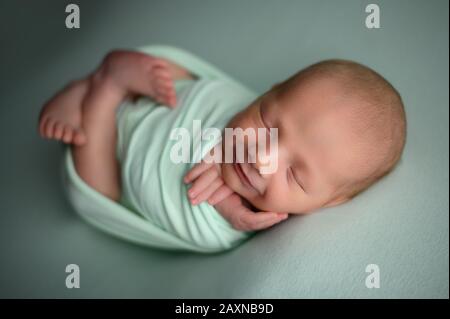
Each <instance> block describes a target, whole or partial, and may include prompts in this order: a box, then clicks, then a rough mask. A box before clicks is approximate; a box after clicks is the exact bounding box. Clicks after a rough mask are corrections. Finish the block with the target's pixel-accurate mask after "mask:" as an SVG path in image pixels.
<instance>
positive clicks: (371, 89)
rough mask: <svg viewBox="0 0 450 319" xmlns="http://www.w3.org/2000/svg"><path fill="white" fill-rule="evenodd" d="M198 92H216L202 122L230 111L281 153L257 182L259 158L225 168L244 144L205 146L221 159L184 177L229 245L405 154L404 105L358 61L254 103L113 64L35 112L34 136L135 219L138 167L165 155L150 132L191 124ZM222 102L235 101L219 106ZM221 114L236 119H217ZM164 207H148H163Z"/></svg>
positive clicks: (133, 56)
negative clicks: (222, 226) (64, 150)
mask: <svg viewBox="0 0 450 319" xmlns="http://www.w3.org/2000/svg"><path fill="white" fill-rule="evenodd" d="M222 82H223V83H222ZM202 88H203V89H204V90H207V89H208V90H210V91H211V90H212V89H213V88H215V90H216V93H215V94H213V95H214V96H216V100H215V101H212V102H211V103H207V104H208V105H204V108H205V109H206V110H209V109H210V110H211V111H210V112H209V113H202V112H198V114H199V116H202V117H204V118H206V117H209V116H213V115H211V114H214V113H213V112H214V107H217V108H220V107H222V108H223V107H224V106H223V105H227V106H226V107H228V109H222V110H221V112H222V113H217V114H218V115H219V117H220V118H222V121H226V122H224V125H225V124H226V123H228V124H226V125H225V126H226V127H227V128H241V129H244V130H245V129H249V128H250V129H255V131H258V130H257V129H258V128H259V129H264V130H263V132H264V134H267V136H268V137H270V136H272V134H273V133H272V132H273V131H274V130H276V132H277V133H276V136H277V147H276V150H275V148H274V147H273V146H271V145H269V147H268V152H269V153H270V152H274V151H276V157H275V158H272V160H276V161H277V165H276V167H277V169H276V170H275V171H274V172H271V173H262V168H263V167H264V166H265V165H267V163H266V162H264V163H263V161H261V160H260V158H259V157H258V156H257V157H256V158H255V160H254V161H250V160H248V157H246V158H245V161H244V162H240V161H238V160H236V158H234V161H233V162H232V163H227V162H226V161H224V160H223V157H224V156H225V154H226V153H227V150H229V149H231V150H233V151H234V152H235V153H236V148H237V145H236V144H237V143H239V142H234V140H233V141H232V142H231V144H230V143H229V141H228V144H227V143H226V142H224V141H222V140H220V141H215V142H214V143H216V144H214V143H212V144H211V145H209V147H208V148H207V152H208V154H207V155H211V156H212V155H214V154H215V153H220V154H222V155H220V156H219V158H220V159H221V160H220V161H216V162H213V163H211V162H209V161H208V162H207V161H202V162H201V163H199V164H197V165H194V164H195V163H193V165H191V166H188V168H187V169H184V168H183V170H181V172H184V173H186V172H187V174H186V175H185V177H184V183H187V184H191V183H192V187H190V188H189V189H188V190H187V188H186V191H187V194H185V195H187V196H189V200H190V202H191V206H196V205H206V206H210V207H214V209H215V210H216V211H217V212H218V213H219V214H220V215H221V216H222V217H223V218H224V219H225V220H226V221H227V222H228V223H229V225H231V226H232V227H233V228H234V229H235V230H236V233H231V232H230V234H231V235H230V236H229V237H228V238H232V239H230V241H231V240H233V241H236V242H239V241H240V240H241V239H242V238H245V237H246V236H245V235H244V236H241V234H247V232H253V231H256V230H261V229H265V228H268V227H271V226H272V225H274V224H277V223H279V222H281V221H283V220H285V219H286V218H287V217H288V214H305V213H309V212H313V211H315V210H317V209H319V208H322V207H329V206H333V205H337V204H341V203H344V202H345V201H347V200H349V199H351V198H353V197H354V196H356V195H357V194H359V193H360V192H362V191H363V190H365V189H367V188H368V187H369V186H370V185H372V184H374V183H375V182H376V181H377V180H379V179H380V178H382V177H383V176H385V175H386V174H388V173H389V172H390V171H391V170H392V169H393V168H394V167H395V165H396V163H397V162H398V160H399V158H400V156H401V153H402V150H403V147H404V144H405V138H406V119H405V114H404V109H403V104H402V101H401V98H400V95H399V94H398V93H397V91H396V90H395V89H394V88H393V87H392V86H391V85H390V84H389V83H388V82H387V81H386V80H385V79H384V78H383V77H381V76H380V75H379V74H377V73H376V72H374V71H373V70H371V69H369V68H367V67H365V66H363V65H360V64H357V63H355V62H351V61H345V60H328V61H323V62H319V63H317V64H314V65H312V66H309V67H308V68H306V69H303V70H301V71H300V72H298V73H296V74H294V75H293V76H292V77H290V78H289V79H287V80H285V81H284V82H281V83H278V84H276V85H275V86H274V87H272V89H271V90H269V91H268V92H266V93H265V94H263V95H261V96H260V97H257V98H256V99H254V98H253V95H252V94H249V93H247V91H245V90H244V89H241V88H240V87H237V86H234V85H231V84H227V83H226V79H225V80H224V81H221V80H220V79H219V80H210V79H207V78H206V79H205V78H204V76H203V75H202V74H195V73H194V72H192V71H190V70H188V69H187V68H185V67H183V66H181V65H179V64H177V63H175V62H173V61H171V60H170V59H166V58H162V57H157V56H152V55H150V54H148V53H142V52H137V51H114V52H112V53H110V54H108V55H107V56H106V57H105V58H104V59H103V61H102V63H101V65H100V66H99V67H98V68H97V69H96V70H95V71H94V72H93V73H92V74H91V75H89V76H88V77H87V78H85V79H81V80H78V81H74V82H72V83H71V84H70V85H68V86H67V87H65V88H64V89H63V90H62V91H61V92H59V93H58V94H57V95H55V96H54V97H53V98H52V99H51V100H50V101H49V102H48V103H46V105H45V106H44V107H43V109H42V111H41V115H40V119H39V131H40V134H41V136H43V137H45V138H51V139H56V140H61V141H63V142H64V143H67V144H71V152H72V156H73V161H74V166H75V168H76V171H77V173H78V174H79V176H80V177H81V178H82V179H83V181H84V182H86V183H87V184H88V185H89V186H90V187H92V188H93V189H95V190H96V191H98V192H99V193H101V194H103V195H104V196H106V197H108V198H110V199H111V200H113V201H120V202H121V203H122V204H123V205H128V206H130V207H131V208H132V209H134V210H136V211H137V212H138V213H142V212H143V211H145V210H146V209H148V206H149V203H148V201H146V199H145V197H146V196H147V195H146V194H147V192H149V190H146V189H141V188H142V187H141V186H142V185H144V184H143V182H142V180H144V179H145V178H146V177H145V176H146V174H151V170H152V166H151V165H147V164H146V163H145V161H146V160H147V156H148V154H149V153H153V155H154V156H155V154H154V153H155V150H156V151H157V150H162V148H163V146H162V145H154V143H153V144H152V145H151V143H150V142H152V140H151V137H150V136H148V135H145V132H146V131H145V125H146V123H145V122H146V121H147V120H148V121H153V122H151V123H153V125H157V123H158V122H161V123H163V121H164V120H167V119H169V120H172V118H173V121H178V120H179V118H180V117H184V116H186V114H183V113H180V112H183V111H184V112H187V111H188V110H179V109H180V108H183V107H184V106H188V105H189V103H188V102H189V100H191V102H192V100H193V99H195V98H196V97H198V96H200V95H201V94H206V93H204V91H202ZM211 92H213V93H214V91H211ZM143 96H144V97H143ZM145 97H148V98H149V99H150V100H146V98H145ZM177 99H181V100H182V103H181V102H180V104H181V105H178V103H177ZM233 99H234V100H233ZM225 100H230V101H233V102H232V103H230V102H229V101H228V102H229V103H228V104H223V105H222V104H221V103H220V102H221V101H225ZM124 101H125V102H126V103H125V102H124ZM150 101H151V102H150ZM207 101H211V100H207ZM243 101H246V102H245V104H242V103H243ZM247 101H248V102H247ZM149 103H153V104H152V106H151V107H149V105H150V104H149ZM121 105H122V106H121ZM156 106H157V107H156ZM158 112H160V113H158ZM177 112H178V113H177ZM196 112H197V110H196ZM223 113H231V114H229V118H226V117H225V118H224V117H223V116H220V115H221V114H223ZM205 114H206V115H205ZM150 117H151V119H150ZM158 117H159V118H158ZM130 119H131V120H130ZM200 119H202V118H200ZM217 122H219V121H218V120H217ZM149 123H150V122H149ZM163 125H165V124H163ZM218 125H219V124H218ZM148 126H149V125H148V124H147V127H148ZM220 128H221V129H222V127H220ZM158 129H159V130H163V129H164V128H163V127H161V128H158ZM139 132H141V134H140V133H139ZM142 132H144V133H142ZM260 132H261V130H259V131H258V134H260ZM142 136H144V138H142ZM147 136H148V138H147ZM165 136H167V135H165ZM147 139H148V141H146V140H147ZM217 142H220V143H217ZM242 146H243V150H244V154H245V155H248V154H249V153H250V151H249V150H250V148H251V147H254V145H252V144H251V143H250V142H249V140H248V139H246V140H245V141H243V142H242ZM151 147H153V148H151ZM132 148H134V149H136V148H139V149H140V150H142V149H143V150H144V151H143V153H142V154H143V155H140V156H132V155H130V154H131V151H132ZM146 148H148V150H147V149H146ZM258 148H259V146H258ZM219 151H221V152H219ZM147 153H148V154H147ZM158 153H159V152H158ZM161 153H163V152H162V151H161ZM204 155H206V154H202V155H201V157H202V158H204ZM163 156H164V154H161V158H162V157H163ZM172 169H173V170H177V166H176V165H174V166H171V168H170V170H172ZM177 176H178V175H177ZM163 178H164V177H163ZM152 183H153V185H152V186H153V187H154V191H155V192H158V191H159V192H161V189H157V187H158V185H157V182H155V181H153V182H152ZM172 183H173V184H171V187H172V189H174V190H175V188H179V189H181V190H182V191H183V190H184V188H181V185H182V183H183V181H181V179H180V180H179V181H173V182H172ZM178 184H179V185H180V187H178V186H177V185H178ZM160 195H161V196H164V195H167V196H170V194H160ZM170 201H171V199H168V201H167V202H170ZM204 201H207V202H208V204H205V203H204ZM167 202H165V204H163V205H160V206H154V207H152V209H154V208H155V209H156V208H158V209H161V210H164V209H168V208H167V207H166V206H167ZM155 205H156V204H155ZM206 206H202V207H206ZM176 208H179V209H178V211H179V214H180V216H178V217H180V218H183V217H182V214H183V209H192V207H187V206H186V205H184V206H183V205H182V204H180V205H179V207H178V206H176V207H175V209H176ZM178 217H177V218H178ZM151 218H152V217H149V219H151ZM152 221H153V222H154V223H155V224H157V225H158V226H159V227H161V228H164V229H166V230H167V229H168V228H170V227H173V228H174V229H176V228H177V227H178V226H173V224H174V223H176V222H174V221H173V220H167V218H166V216H157V217H154V218H153V220H152ZM187 223H189V222H187ZM168 225H169V226H168ZM210 225H211V224H210ZM179 237H180V236H179ZM181 237H182V236H181ZM197 237H199V238H200V237H201V236H197ZM198 240H201V239H198Z"/></svg>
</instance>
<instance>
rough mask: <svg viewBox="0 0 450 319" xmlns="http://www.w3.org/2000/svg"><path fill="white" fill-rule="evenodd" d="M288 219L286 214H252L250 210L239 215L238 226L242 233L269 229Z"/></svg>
mask: <svg viewBox="0 0 450 319" xmlns="http://www.w3.org/2000/svg"><path fill="white" fill-rule="evenodd" d="M287 217H288V214H286V213H272V212H260V213H254V212H252V211H250V210H248V211H246V212H245V213H242V214H239V215H238V216H237V218H238V225H240V226H241V229H242V230H244V231H253V230H262V229H266V228H269V227H271V226H273V225H275V224H278V223H279V222H281V221H283V220H285V219H286V218H287Z"/></svg>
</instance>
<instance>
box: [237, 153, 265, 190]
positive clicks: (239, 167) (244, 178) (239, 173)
mask: <svg viewBox="0 0 450 319" xmlns="http://www.w3.org/2000/svg"><path fill="white" fill-rule="evenodd" d="M233 156H234V159H233V168H234V171H235V173H236V174H237V176H238V177H239V180H240V181H241V183H242V184H243V185H245V186H246V187H247V188H248V189H251V190H253V191H255V192H257V193H259V191H258V189H257V188H256V187H255V185H253V183H252V181H251V179H250V178H249V177H248V175H247V174H246V173H245V169H244V168H243V166H244V165H246V163H237V161H236V152H234V153H233Z"/></svg>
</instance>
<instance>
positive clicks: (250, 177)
mask: <svg viewBox="0 0 450 319" xmlns="http://www.w3.org/2000/svg"><path fill="white" fill-rule="evenodd" d="M339 96H340V94H339V88H338V86H337V85H335V84H333V83H332V82H330V81H328V82H327V81H322V82H321V83H314V84H311V85H308V86H307V87H304V88H302V89H299V90H295V91H294V92H289V93H286V92H284V93H281V92H280V91H279V90H278V91H277V90H276V88H274V89H272V90H270V91H268V92H267V93H265V94H264V95H262V96H261V97H259V98H258V99H256V100H255V101H254V102H253V103H252V104H251V105H249V106H248V107H247V108H246V109H245V110H244V111H242V112H240V113H238V114H237V115H236V116H235V117H234V118H233V119H232V120H231V121H230V123H229V124H228V125H227V127H231V128H237V127H240V128H242V129H244V130H245V129H247V128H253V129H255V130H257V129H258V128H277V129H278V155H277V157H276V160H277V161H278V163H277V169H276V171H275V172H273V173H271V174H261V173H260V171H259V168H260V167H261V166H262V165H263V164H262V163H261V162H260V161H258V160H257V161H256V163H249V161H248V158H247V155H248V150H249V145H248V144H249V143H248V141H247V142H246V143H245V144H246V145H244V154H245V163H241V164H240V165H237V164H235V163H223V164H222V176H223V179H224V181H225V183H226V184H227V185H228V186H229V187H230V188H231V189H233V190H234V191H235V192H236V193H238V194H239V195H241V196H242V197H244V198H245V199H247V200H248V201H249V202H250V203H251V204H252V205H253V206H255V207H256V208H258V209H260V210H262V211H274V212H289V213H307V212H311V211H313V210H315V209H318V208H320V207H324V206H332V205H337V204H339V203H341V202H344V201H345V200H347V199H346V198H336V199H334V195H335V192H336V191H337V190H338V187H339V185H340V183H341V182H342V181H344V180H347V179H348V178H354V177H356V176H358V174H361V172H360V169H359V167H360V166H361V165H358V163H357V161H356V159H357V158H356V156H355V154H358V153H360V152H361V149H359V148H358V143H354V141H355V140H356V138H355V136H354V135H353V133H352V132H353V131H352V130H351V128H350V127H349V126H350V125H349V124H348V123H349V116H350V115H351V114H350V113H349V110H348V109H349V108H345V107H337V106H338V104H339V106H341V104H342V103H343V101H342V99H340V98H339ZM345 103H347V104H348V103H349V102H348V101H346V102H345ZM266 134H270V132H269V130H266ZM234 151H236V149H234ZM272 151H273V147H270V150H269V152H272ZM266 165H267V163H266ZM239 167H240V168H239ZM242 173H243V174H242ZM244 175H245V176H244ZM331 199H333V201H332V202H330V200H331Z"/></svg>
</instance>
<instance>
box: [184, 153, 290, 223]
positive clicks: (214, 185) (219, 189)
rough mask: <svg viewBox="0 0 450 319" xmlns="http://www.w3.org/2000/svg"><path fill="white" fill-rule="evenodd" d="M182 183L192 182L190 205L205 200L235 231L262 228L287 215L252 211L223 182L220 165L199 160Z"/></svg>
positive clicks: (189, 193) (249, 206)
mask: <svg viewBox="0 0 450 319" xmlns="http://www.w3.org/2000/svg"><path fill="white" fill-rule="evenodd" d="M184 182H185V183H191V182H192V183H193V185H192V187H191V188H190V189H189V191H188V196H189V198H190V200H191V203H192V204H193V205H196V204H199V203H201V202H203V201H205V200H208V203H209V204H210V205H213V206H214V207H215V208H216V209H217V211H218V212H219V213H220V214H221V215H222V216H223V217H224V218H225V219H226V220H228V222H229V223H230V224H231V225H232V226H233V227H234V228H235V229H237V230H242V231H254V230H262V229H265V228H269V227H271V226H273V225H275V224H278V223H279V222H281V221H283V220H285V219H286V218H288V214H286V213H276V212H254V211H252V208H251V205H250V204H249V203H248V202H246V200H245V199H243V198H242V197H241V196H239V195H238V194H237V193H234V192H233V191H232V190H231V189H230V188H229V187H228V186H227V185H226V184H225V183H224V181H223V180H222V177H221V172H220V166H219V164H216V163H206V162H204V161H202V162H201V163H199V164H197V165H195V166H194V167H193V168H192V169H191V170H190V171H189V172H188V173H187V174H186V176H185V178H184Z"/></svg>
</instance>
